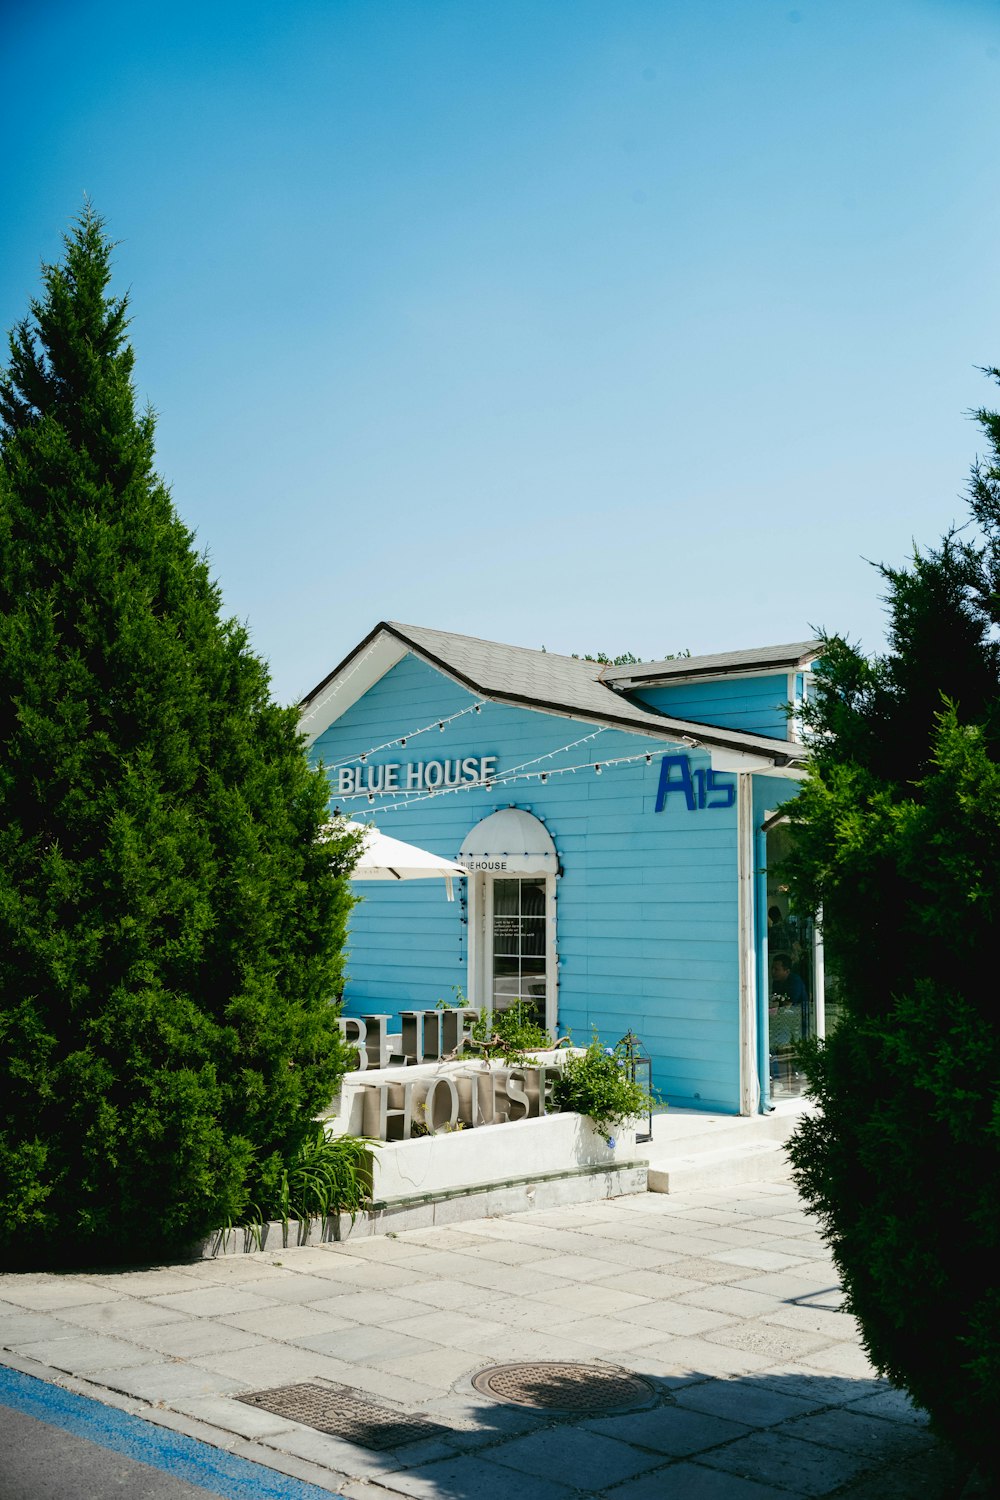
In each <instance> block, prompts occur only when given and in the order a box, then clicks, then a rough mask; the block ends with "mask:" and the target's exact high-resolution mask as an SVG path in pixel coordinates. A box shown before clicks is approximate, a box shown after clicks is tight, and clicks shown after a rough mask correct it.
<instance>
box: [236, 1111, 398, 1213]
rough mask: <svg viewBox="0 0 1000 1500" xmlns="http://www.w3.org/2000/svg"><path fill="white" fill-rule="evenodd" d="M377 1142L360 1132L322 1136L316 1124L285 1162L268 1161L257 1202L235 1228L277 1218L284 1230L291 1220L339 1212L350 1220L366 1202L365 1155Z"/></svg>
mask: <svg viewBox="0 0 1000 1500" xmlns="http://www.w3.org/2000/svg"><path fill="white" fill-rule="evenodd" d="M378 1146H379V1142H378V1141H369V1140H366V1139H365V1138H364V1137H362V1136H354V1135H327V1133H326V1131H325V1129H324V1128H323V1126H322V1125H320V1124H319V1123H318V1122H317V1123H316V1124H315V1126H314V1128H313V1130H311V1131H310V1132H309V1133H308V1134H307V1135H306V1136H305V1138H304V1139H303V1140H302V1141H301V1142H300V1144H299V1146H298V1148H297V1149H296V1150H295V1151H294V1152H293V1153H292V1154H291V1155H290V1156H289V1157H288V1159H287V1160H285V1161H278V1162H274V1163H272V1168H271V1172H270V1173H269V1176H268V1179H267V1181H266V1182H265V1183H264V1184H263V1186H264V1195H263V1197H262V1199H261V1202H260V1204H254V1205H253V1206H252V1207H251V1209H250V1211H249V1212H248V1213H246V1214H244V1215H243V1217H242V1218H241V1219H240V1223H239V1226H238V1227H244V1228H248V1229H251V1230H254V1229H256V1230H258V1231H259V1230H260V1228H262V1227H263V1225H264V1224H269V1223H271V1222H272V1221H277V1220H280V1221H281V1224H282V1227H283V1229H284V1230H285V1232H286V1233H287V1231H288V1225H289V1222H290V1221H291V1220H293V1219H294V1220H296V1221H297V1222H298V1223H306V1222H307V1221H308V1220H310V1219H328V1218H330V1217H331V1216H332V1215H334V1214H341V1213H348V1214H350V1215H351V1217H352V1219H353V1218H354V1217H355V1216H356V1215H357V1214H358V1213H360V1212H361V1210H362V1209H363V1208H366V1207H367V1206H368V1205H369V1204H370V1203H371V1198H372V1178H371V1156H372V1152H373V1151H375V1150H377V1149H378Z"/></svg>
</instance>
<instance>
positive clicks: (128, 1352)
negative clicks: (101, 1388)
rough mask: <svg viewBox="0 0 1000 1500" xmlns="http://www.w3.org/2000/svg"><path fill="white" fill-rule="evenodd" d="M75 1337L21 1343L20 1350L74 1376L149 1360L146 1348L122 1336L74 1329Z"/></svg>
mask: <svg viewBox="0 0 1000 1500" xmlns="http://www.w3.org/2000/svg"><path fill="white" fill-rule="evenodd" d="M73 1332H74V1334H75V1337H71V1338H64V1339H43V1340H41V1342H39V1343H36V1344H21V1345H19V1347H18V1351H17V1352H18V1353H19V1354H23V1355H26V1356H27V1358H28V1359H37V1361H38V1363H39V1364H41V1365H51V1366H52V1367H53V1369H55V1370H66V1371H67V1372H68V1373H69V1374H71V1375H90V1374H93V1373H95V1372H96V1371H98V1370H106V1369H116V1368H122V1369H123V1368H124V1367H125V1366H126V1365H143V1364H146V1363H147V1362H148V1360H149V1355H148V1353H147V1352H146V1350H144V1349H136V1348H135V1347H134V1346H133V1345H132V1344H127V1343H125V1342H124V1340H123V1339H112V1338H106V1337H105V1336H104V1335H102V1334H97V1333H90V1332H87V1333H84V1334H81V1333H80V1330H79V1329H78V1328H75V1329H74V1330H73Z"/></svg>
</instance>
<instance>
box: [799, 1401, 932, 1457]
mask: <svg viewBox="0 0 1000 1500" xmlns="http://www.w3.org/2000/svg"><path fill="white" fill-rule="evenodd" d="M776 1430H777V1431H779V1432H785V1433H787V1434H788V1436H789V1437H795V1438H800V1439H802V1440H803V1441H804V1442H808V1443H822V1444H824V1445H825V1446H826V1447H829V1448H836V1449H837V1451H838V1452H841V1453H857V1454H860V1455H861V1456H863V1457H865V1458H873V1459H876V1458H877V1459H879V1460H880V1461H891V1460H893V1459H896V1458H900V1457H903V1456H906V1455H909V1454H912V1453H915V1452H916V1451H917V1450H918V1449H920V1448H929V1447H931V1446H932V1445H933V1439H932V1438H931V1436H930V1434H929V1433H928V1432H926V1431H924V1430H923V1429H922V1428H920V1427H917V1426H916V1425H915V1424H913V1423H910V1422H893V1421H891V1420H889V1419H887V1418H884V1417H874V1416H871V1415H867V1414H863V1413H861V1412H856V1411H845V1410H844V1409H843V1408H841V1409H840V1410H837V1411H820V1412H814V1413H812V1414H811V1415H809V1416H805V1417H796V1418H794V1419H792V1420H790V1421H788V1422H786V1423H785V1424H784V1426H783V1427H780V1428H778V1429H776Z"/></svg>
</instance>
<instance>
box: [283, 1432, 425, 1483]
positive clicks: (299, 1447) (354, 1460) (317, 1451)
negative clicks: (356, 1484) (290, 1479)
mask: <svg viewBox="0 0 1000 1500" xmlns="http://www.w3.org/2000/svg"><path fill="white" fill-rule="evenodd" d="M260 1441H261V1442H262V1443H263V1444H264V1446H265V1447H267V1448H275V1449H277V1450H278V1452H279V1453H291V1454H294V1456H295V1457H296V1458H305V1459H308V1460H309V1461H310V1463H314V1464H322V1466H323V1467H324V1468H325V1469H331V1470H333V1477H334V1479H335V1476H336V1475H338V1474H341V1475H344V1476H346V1477H347V1478H353V1479H358V1478H367V1477H369V1476H372V1475H380V1474H382V1473H384V1472H385V1471H386V1470H388V1469H393V1468H395V1467H396V1459H395V1456H394V1454H392V1453H391V1452H389V1453H385V1452H382V1453H375V1452H373V1451H371V1450H370V1449H368V1448H359V1447H358V1446H357V1445H356V1444H355V1443H345V1442H344V1440H343V1438H337V1437H333V1436H332V1435H331V1434H330V1433H327V1432H317V1431H316V1429H315V1428H313V1427H302V1426H300V1425H299V1424H298V1423H295V1424H294V1425H293V1426H290V1427H285V1428H282V1429H281V1430H280V1431H276V1432H271V1433H265V1434H262V1435H261V1439H260Z"/></svg>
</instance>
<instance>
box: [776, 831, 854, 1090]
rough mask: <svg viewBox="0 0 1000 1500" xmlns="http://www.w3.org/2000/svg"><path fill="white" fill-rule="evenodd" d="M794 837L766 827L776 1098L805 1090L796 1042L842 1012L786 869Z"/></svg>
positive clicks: (821, 1032)
mask: <svg viewBox="0 0 1000 1500" xmlns="http://www.w3.org/2000/svg"><path fill="white" fill-rule="evenodd" d="M790 839H791V830H790V828H789V826H788V824H787V823H778V824H776V825H775V826H774V827H772V828H769V829H768V831H767V836H766V865H767V973H768V1001H767V1027H768V1060H769V1069H770V1096H771V1099H772V1100H774V1101H778V1100H781V1099H791V1098H796V1097H798V1096H799V1095H800V1094H802V1093H803V1092H804V1091H805V1085H806V1079H805V1075H804V1074H803V1073H802V1071H801V1066H800V1064H799V1061H798V1058H797V1056H796V1049H797V1044H798V1043H799V1042H800V1041H801V1040H802V1039H803V1038H805V1037H812V1036H826V1035H828V1034H829V1032H830V1031H831V1030H832V1029H833V1027H834V1026H835V1025H836V1023H837V1019H838V1016H839V1013H840V1005H839V1000H838V989H837V980H836V975H835V974H834V973H833V971H832V970H831V968H830V965H829V963H828V962H827V955H826V954H824V951H823V946H822V940H821V937H820V933H819V930H818V928H817V926H816V923H815V922H814V921H813V918H812V917H811V916H809V915H803V914H802V913H799V912H796V910H795V907H794V904H793V902H792V899H791V893H790V891H789V889H788V883H787V880H786V879H785V876H784V874H783V871H782V865H783V862H784V859H785V857H786V855H787V853H788V848H789V842H790Z"/></svg>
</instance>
